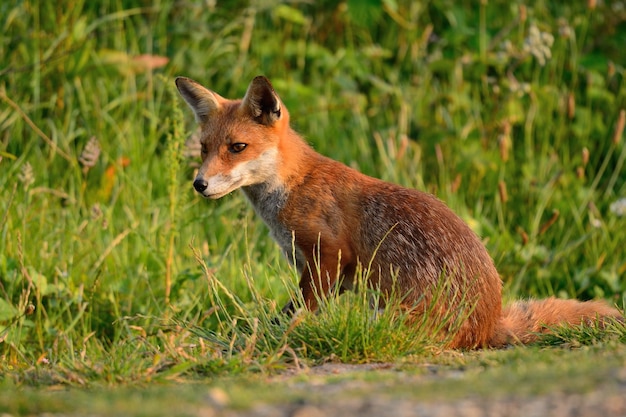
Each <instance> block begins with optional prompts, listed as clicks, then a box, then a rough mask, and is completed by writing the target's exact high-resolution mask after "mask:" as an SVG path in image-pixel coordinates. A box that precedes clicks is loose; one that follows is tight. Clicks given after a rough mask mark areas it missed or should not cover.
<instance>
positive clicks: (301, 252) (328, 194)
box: [175, 76, 623, 349]
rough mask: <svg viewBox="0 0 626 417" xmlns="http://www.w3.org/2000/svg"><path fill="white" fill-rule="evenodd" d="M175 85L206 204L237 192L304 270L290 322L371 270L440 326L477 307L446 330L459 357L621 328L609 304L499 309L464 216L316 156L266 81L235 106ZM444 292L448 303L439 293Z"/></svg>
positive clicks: (186, 81) (495, 279) (550, 301)
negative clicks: (581, 330) (611, 323)
mask: <svg viewBox="0 0 626 417" xmlns="http://www.w3.org/2000/svg"><path fill="white" fill-rule="evenodd" d="M175 83H176V87H177V89H178V91H179V93H180V95H181V97H182V98H183V100H184V101H185V102H186V104H187V105H188V106H189V107H190V108H191V110H192V112H193V114H194V116H195V120H196V122H197V124H198V125H199V127H198V128H199V132H200V142H201V159H202V163H201V166H200V168H199V169H198V171H197V175H196V177H195V179H194V181H193V188H194V189H195V190H196V191H197V192H198V193H200V194H201V195H202V196H203V197H205V198H207V199H219V198H221V197H223V196H225V195H227V194H229V193H231V192H233V191H235V190H237V189H241V190H242V192H243V194H244V196H245V197H246V199H247V200H248V201H249V203H250V204H251V205H252V206H253V208H254V210H255V212H256V214H257V215H258V216H260V217H261V219H262V220H263V221H264V222H265V224H266V225H267V226H268V228H269V230H270V234H271V236H272V237H273V239H274V240H275V241H276V242H277V243H278V245H279V246H280V248H281V249H282V251H283V252H284V254H285V255H286V257H287V259H288V260H289V262H291V263H292V264H294V266H295V268H296V270H297V271H298V273H299V276H300V280H299V284H298V288H299V291H300V293H301V294H298V295H301V297H300V298H299V300H301V303H302V304H303V305H300V304H298V302H297V301H296V300H295V299H294V300H291V301H289V302H288V303H287V304H286V305H285V307H284V308H283V310H282V311H283V312H284V313H285V314H294V313H295V312H296V311H297V309H298V308H305V309H307V310H310V311H312V312H315V311H316V310H317V309H318V308H319V304H320V302H319V300H320V299H321V296H322V297H323V296H327V295H329V294H331V293H333V292H334V291H339V293H342V292H344V291H349V290H354V289H356V288H355V279H356V275H357V273H358V271H359V269H363V268H366V270H367V274H366V277H367V278H366V280H367V285H368V287H371V288H375V289H376V290H377V291H379V292H380V294H382V295H383V299H384V298H385V297H388V296H389V295H390V294H400V295H401V297H402V303H403V305H406V306H411V308H413V309H414V311H412V312H411V314H417V315H419V314H427V312H428V313H431V314H432V313H433V312H434V317H435V318H439V319H442V320H443V317H444V316H445V314H446V312H450V311H454V309H462V307H463V306H462V303H465V304H467V305H470V306H471V308H469V309H467V310H468V311H467V312H466V313H465V314H464V315H463V317H462V322H461V323H460V324H459V325H456V326H452V325H446V326H444V328H443V330H442V331H443V332H444V333H446V334H448V333H449V338H448V339H449V342H447V343H448V346H449V347H450V348H452V349H476V348H500V347H505V346H507V345H510V344H518V343H522V344H526V343H531V342H533V341H535V340H536V339H537V337H538V335H539V334H540V333H543V332H547V331H549V330H550V329H551V328H553V326H556V325H577V324H581V323H590V324H594V323H595V324H598V323H599V322H601V321H602V320H607V319H609V318H616V319H618V320H623V316H622V314H621V313H620V311H619V310H618V309H617V308H614V307H612V306H610V305H609V304H608V303H606V302H605V301H593V300H592V301H585V302H581V301H576V300H566V299H556V298H554V297H551V298H547V299H543V300H528V301H516V302H513V303H512V304H510V305H508V306H505V307H503V306H502V280H501V277H500V276H499V274H498V272H497V270H496V267H495V265H494V262H493V260H492V258H491V257H490V255H489V254H488V252H487V249H486V247H485V246H484V244H483V242H482V241H481V240H480V238H479V237H478V235H477V234H476V233H474V232H473V231H472V229H471V228H470V227H469V226H468V225H467V224H466V223H465V222H464V221H463V220H462V219H461V218H460V217H459V216H457V215H456V214H455V213H454V212H453V211H452V210H451V209H450V208H448V206H447V205H446V204H445V203H444V202H442V201H441V200H439V199H438V198H436V197H435V196H433V195H432V194H430V193H427V192H424V191H420V190H416V189H409V188H405V187H402V186H400V185H396V184H394V183H390V182H386V181H383V180H380V179H377V178H373V177H370V176H367V175H365V174H363V173H361V172H359V171H358V170H356V169H353V168H350V167H348V166H346V165H344V164H343V163H341V162H338V161H335V160H333V159H331V158H328V157H326V156H323V155H321V154H320V153H318V152H317V151H315V150H314V149H313V148H312V147H311V146H310V145H309V144H308V143H307V141H306V140H305V139H304V138H303V137H302V136H301V135H300V134H298V133H297V132H296V131H295V130H294V129H293V128H292V127H291V125H290V116H289V112H288V110H287V108H286V107H285V105H284V104H283V102H282V101H281V99H280V98H279V96H278V94H277V93H276V92H275V90H274V87H273V86H272V84H271V82H270V80H269V79H267V78H266V77H264V76H257V77H256V78H254V79H253V80H252V81H251V82H250V84H249V85H248V88H247V91H246V93H245V95H244V97H243V98H242V99H236V100H231V99H226V98H224V97H222V96H220V95H219V94H218V93H216V92H213V91H211V90H209V89H207V88H206V87H204V86H202V85H201V84H200V83H198V82H196V81H194V80H192V79H190V78H187V77H177V78H176V79H175ZM442 277H443V278H442ZM442 279H445V281H446V285H445V286H443V287H442V286H440V285H439V283H440V281H441V280H442ZM437 288H443V291H445V294H443V296H441V297H440V296H437V294H436V292H437ZM431 304H436V305H434V306H433V305H431ZM452 327H454V329H453V328H452Z"/></svg>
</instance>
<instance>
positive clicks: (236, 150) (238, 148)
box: [228, 142, 248, 153]
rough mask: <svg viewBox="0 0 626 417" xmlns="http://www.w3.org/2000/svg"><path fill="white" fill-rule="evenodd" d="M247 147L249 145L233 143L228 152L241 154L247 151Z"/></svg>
mask: <svg viewBox="0 0 626 417" xmlns="http://www.w3.org/2000/svg"><path fill="white" fill-rule="evenodd" d="M247 146H248V144H246V143H241V142H237V143H233V144H232V145H230V147H229V148H228V150H229V151H231V152H232V153H239V152H242V151H243V150H244V149H246V147H247Z"/></svg>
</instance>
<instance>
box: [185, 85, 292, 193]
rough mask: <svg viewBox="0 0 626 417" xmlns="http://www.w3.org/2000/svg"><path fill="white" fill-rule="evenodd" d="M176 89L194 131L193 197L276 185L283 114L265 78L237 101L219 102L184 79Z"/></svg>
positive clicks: (286, 116)
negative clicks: (198, 156) (197, 163)
mask: <svg viewBox="0 0 626 417" xmlns="http://www.w3.org/2000/svg"><path fill="white" fill-rule="evenodd" d="M176 87H177V88H178V91H179V92H180V95H181V96H182V97H183V99H184V100H185V101H186V102H187V104H188V105H189V107H191V110H193V112H194V114H195V116H196V121H197V122H198V123H199V125H200V132H201V133H200V143H201V152H202V165H201V167H200V169H199V170H198V175H197V176H196V178H195V180H194V183H193V186H194V188H195V189H196V191H198V192H199V193H200V194H202V195H203V196H204V197H207V198H213V199H217V198H220V197H222V196H224V195H226V194H228V193H230V192H232V191H234V190H236V189H238V188H240V187H246V186H250V185H255V184H260V183H266V184H269V185H270V186H272V185H273V184H277V182H278V177H277V175H278V161H279V158H280V155H279V144H280V138H281V137H282V136H283V135H284V133H285V131H286V130H287V129H288V126H289V114H288V112H287V109H286V108H285V106H284V105H283V103H282V102H281V101H280V98H279V97H278V95H277V94H276V93H275V92H274V88H273V87H272V84H271V83H270V81H269V80H268V79H267V78H265V77H262V76H259V77H256V78H255V79H254V80H252V82H251V83H250V85H249V86H248V90H247V92H246V95H245V96H244V98H243V99H241V100H228V99H225V98H223V97H221V96H220V95H219V94H217V93H215V92H213V91H210V90H208V89H206V88H204V87H203V86H202V85H200V84H198V83H197V82H195V81H193V80H191V79H189V78H185V77H178V78H176Z"/></svg>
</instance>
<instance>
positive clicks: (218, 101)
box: [176, 77, 224, 123]
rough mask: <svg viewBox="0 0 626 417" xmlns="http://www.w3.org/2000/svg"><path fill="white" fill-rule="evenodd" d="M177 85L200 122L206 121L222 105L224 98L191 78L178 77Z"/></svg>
mask: <svg viewBox="0 0 626 417" xmlns="http://www.w3.org/2000/svg"><path fill="white" fill-rule="evenodd" d="M176 87H177V88H178V92H179V93H180V95H181V96H182V97H183V98H184V99H185V101H186V102H187V104H188V105H189V107H191V110H193V112H194V114H195V115H196V121H197V122H198V123H203V122H206V121H207V119H208V118H209V116H211V113H213V112H215V111H217V110H219V109H220V108H221V107H222V102H223V101H224V98H222V97H220V96H219V95H218V94H215V93H214V92H212V91H209V90H207V89H206V88H204V87H203V86H201V85H200V84H198V83H197V82H195V81H194V80H192V79H190V78H186V77H177V78H176Z"/></svg>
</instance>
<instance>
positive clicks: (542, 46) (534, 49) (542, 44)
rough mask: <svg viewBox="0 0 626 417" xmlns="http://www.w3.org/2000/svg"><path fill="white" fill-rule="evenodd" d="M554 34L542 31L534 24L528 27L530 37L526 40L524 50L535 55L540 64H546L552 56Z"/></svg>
mask: <svg viewBox="0 0 626 417" xmlns="http://www.w3.org/2000/svg"><path fill="white" fill-rule="evenodd" d="M553 43H554V36H552V34H551V33H548V32H541V31H540V30H539V29H538V28H537V26H535V25H533V26H531V27H530V29H528V37H527V38H526V39H525V40H524V51H525V52H529V53H530V54H531V55H533V56H534V57H535V58H536V59H537V62H539V65H541V66H544V65H545V64H546V61H547V60H548V59H550V58H552V51H551V50H550V48H552V44H553Z"/></svg>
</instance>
